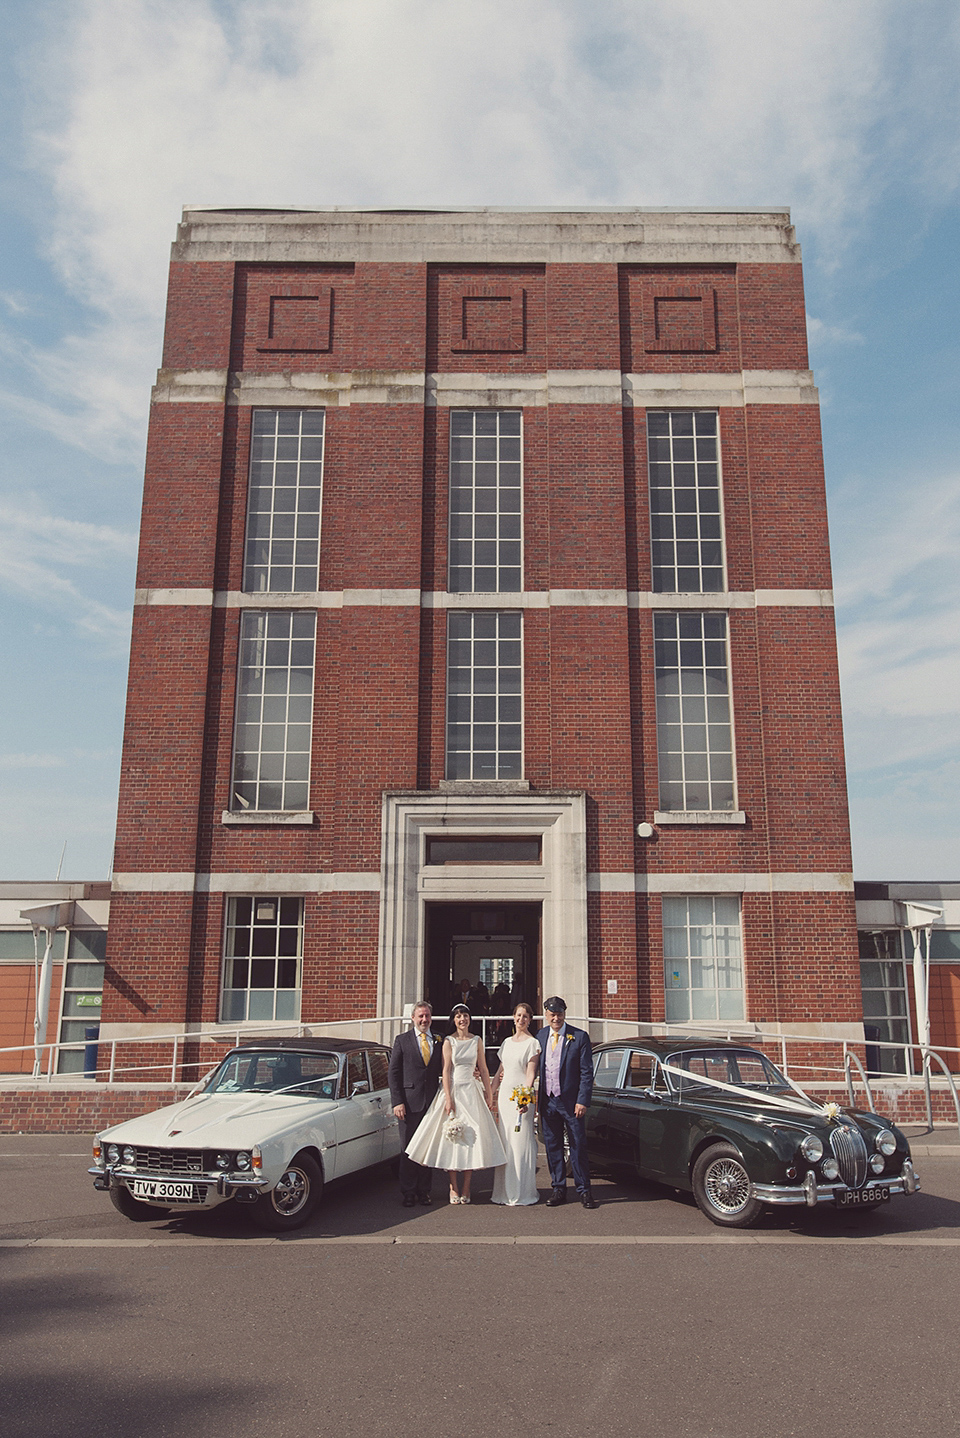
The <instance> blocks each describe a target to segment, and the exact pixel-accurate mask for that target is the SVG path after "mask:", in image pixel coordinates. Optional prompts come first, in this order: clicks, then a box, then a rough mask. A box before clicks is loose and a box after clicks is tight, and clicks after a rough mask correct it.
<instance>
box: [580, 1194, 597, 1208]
mask: <svg viewBox="0 0 960 1438" xmlns="http://www.w3.org/2000/svg"><path fill="white" fill-rule="evenodd" d="M580 1202H581V1203H582V1204H583V1206H584V1208H599V1207H600V1205H599V1203H598V1202H597V1200H596V1199H595V1198H594V1196H593V1194H592V1193H581V1195H580Z"/></svg>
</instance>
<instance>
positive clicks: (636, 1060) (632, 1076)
mask: <svg viewBox="0 0 960 1438" xmlns="http://www.w3.org/2000/svg"><path fill="white" fill-rule="evenodd" d="M652 1082H653V1055H652V1054H645V1053H641V1052H639V1051H638V1050H637V1049H634V1050H633V1051H632V1052H631V1054H630V1062H629V1064H628V1065H627V1073H626V1078H625V1079H624V1088H650V1086H651V1084H652Z"/></svg>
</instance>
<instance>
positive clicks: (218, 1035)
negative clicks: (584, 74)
mask: <svg viewBox="0 0 960 1438" xmlns="http://www.w3.org/2000/svg"><path fill="white" fill-rule="evenodd" d="M448 1019H449V1015H446V1014H435V1015H434V1020H435V1022H438V1023H444V1022H447V1021H448ZM511 1019H512V1014H476V1015H474V1017H473V1022H474V1026H475V1027H479V1029H480V1034H481V1037H482V1039H483V1042H484V1046H485V1047H486V1046H487V1044H488V1042H492V1039H493V1038H495V1035H493V1036H491V1034H490V1028H491V1026H494V1025H496V1026H499V1025H502V1024H505V1023H509V1022H510V1020H511ZM570 1019H571V1022H573V1023H576V1024H581V1025H583V1026H585V1027H589V1028H590V1029H591V1030H592V1032H593V1033H594V1036H595V1037H597V1038H600V1039H602V1040H605V1039H607V1038H609V1037H611V1036H612V1037H615V1038H624V1039H630V1038H633V1037H641V1033H640V1029H641V1024H640V1023H639V1022H638V1021H636V1020H629V1019H610V1018H605V1017H604V1018H599V1017H593V1016H590V1015H570ZM408 1022H409V1020H408V1019H407V1018H405V1017H404V1016H403V1015H401V1014H391V1015H382V1014H381V1015H373V1016H370V1017H365V1018H351V1019H330V1020H326V1021H324V1022H321V1023H311V1024H304V1023H302V1022H297V1021H290V1022H289V1023H282V1024H278V1025H276V1027H275V1028H271V1029H270V1033H271V1034H274V1035H276V1036H277V1037H281V1036H285V1035H286V1036H289V1035H291V1034H292V1035H298V1036H301V1037H303V1036H306V1035H307V1034H313V1035H315V1036H317V1037H332V1036H334V1035H335V1034H336V1035H339V1034H342V1033H343V1032H344V1030H347V1031H350V1030H353V1031H358V1033H359V1036H361V1037H362V1036H364V1034H365V1032H366V1033H370V1030H371V1029H372V1030H373V1031H374V1032H375V1033H376V1036H377V1038H378V1039H380V1040H382V1041H384V1042H390V1040H391V1039H392V1038H393V1037H394V1036H395V1034H396V1033H397V1032H399V1031H400V1029H401V1028H402V1027H403V1026H404V1025H405V1024H406V1023H408ZM642 1027H643V1028H644V1029H649V1028H650V1027H651V1025H649V1024H643V1025H642ZM656 1028H657V1029H659V1030H660V1032H661V1033H662V1034H663V1035H664V1036H666V1037H669V1036H670V1034H671V1032H675V1033H676V1034H677V1035H678V1036H679V1035H680V1034H684V1035H685V1036H689V1034H690V1026H689V1025H683V1024H676V1025H668V1024H663V1025H660V1024H658V1025H656ZM324 1031H331V1032H330V1033H325V1032H324ZM598 1031H599V1032H598ZM611 1031H613V1032H612V1033H611ZM695 1032H696V1033H697V1035H698V1036H701V1037H703V1039H704V1040H705V1041H706V1042H709V1039H710V1038H711V1037H718V1036H719V1035H721V1034H723V1035H724V1036H725V1037H726V1038H727V1039H728V1040H731V1041H736V1040H739V1041H741V1042H744V1043H750V1042H753V1043H767V1044H771V1045H777V1046H778V1047H779V1050H780V1058H781V1065H782V1068H783V1071H784V1073H788V1072H789V1067H788V1065H789V1053H788V1048H789V1046H790V1045H791V1044H797V1043H803V1044H816V1045H817V1046H818V1047H821V1048H824V1047H826V1048H829V1047H830V1046H833V1045H840V1046H841V1048H842V1056H843V1066H842V1068H833V1066H832V1065H831V1064H829V1063H828V1062H826V1061H822V1062H820V1063H819V1064H816V1065H813V1064H807V1063H803V1062H799V1063H798V1062H794V1063H793V1065H792V1067H793V1070H794V1073H796V1072H798V1071H801V1072H807V1073H809V1074H811V1075H825V1074H836V1075H838V1076H842V1080H841V1081H845V1082H846V1086H847V1091H848V1093H849V1094H850V1098H851V1102H853V1101H854V1096H853V1089H852V1075H851V1070H852V1067H853V1065H854V1064H856V1067H857V1070H858V1073H859V1076H860V1079H861V1081H862V1083H863V1086H864V1089H865V1090H866V1093H867V1099H868V1103H869V1104H870V1108H871V1110H873V1111H875V1110H874V1101H873V1094H872V1091H871V1088H870V1082H869V1079H868V1077H867V1074H866V1072H865V1069H864V1066H863V1064H862V1063H861V1062H860V1059H859V1057H858V1056H857V1055H856V1054H855V1053H853V1052H852V1051H851V1049H850V1042H851V1041H850V1040H840V1039H830V1038H825V1037H824V1036H823V1035H821V1034H783V1033H769V1032H767V1031H765V1030H763V1029H761V1028H754V1029H753V1032H752V1033H747V1032H744V1029H743V1028H742V1027H739V1026H738V1027H737V1028H734V1027H733V1026H730V1027H728V1026H727V1025H717V1026H716V1028H715V1029H714V1031H713V1033H712V1034H711V1033H710V1032H709V1031H707V1030H701V1029H697V1030H695ZM261 1033H262V1030H261ZM246 1036H250V1030H249V1028H248V1027H246V1026H244V1027H243V1028H240V1027H238V1028H231V1027H230V1026H228V1025H222V1026H219V1027H217V1028H215V1029H200V1030H198V1031H197V1032H195V1033H184V1032H183V1031H182V1029H178V1030H176V1031H174V1032H170V1033H158V1034H149V1035H148V1034H138V1035H131V1036H130V1037H128V1038H116V1039H105V1040H103V1042H102V1044H101V1045H100V1046H101V1047H105V1046H106V1045H107V1044H109V1047H110V1055H109V1063H108V1065H107V1067H106V1076H107V1081H108V1082H109V1083H113V1082H116V1081H117V1075H118V1070H119V1073H122V1074H123V1075H124V1077H125V1079H127V1081H130V1078H131V1077H132V1076H133V1075H138V1076H139V1075H143V1080H142V1081H145V1082H149V1081H151V1080H148V1079H147V1078H146V1075H147V1074H156V1073H158V1072H163V1073H165V1074H168V1075H169V1080H168V1081H169V1082H170V1083H171V1084H176V1083H177V1071H178V1070H179V1071H180V1072H181V1073H184V1072H185V1071H187V1070H189V1069H191V1068H192V1069H202V1068H205V1067H207V1065H208V1064H209V1059H204V1060H200V1061H196V1062H195V1061H192V1060H191V1061H189V1062H187V1063H184V1062H183V1061H182V1058H181V1055H182V1051H183V1047H184V1046H185V1045H187V1044H192V1043H199V1042H211V1041H212V1042H215V1043H218V1044H231V1043H240V1041H241V1040H242V1039H243V1038H244V1037H246ZM371 1036H372V1035H371ZM125 1044H140V1045H151V1046H152V1045H156V1044H167V1045H170V1046H171V1049H172V1057H171V1059H165V1060H164V1061H163V1063H156V1064H137V1065H130V1066H127V1065H122V1064H121V1065H118V1062H117V1060H118V1056H119V1055H118V1049H120V1048H122V1046H123V1045H125ZM863 1046H864V1047H866V1046H867V1045H866V1041H864V1045H863ZM85 1047H86V1043H85V1042H83V1041H80V1040H73V1041H72V1042H69V1043H59V1042H58V1043H52V1042H51V1043H48V1044H45V1045H44V1048H45V1049H46V1050H47V1062H46V1073H45V1074H44V1076H43V1080H42V1081H43V1082H46V1083H51V1082H52V1081H53V1080H54V1078H56V1079H57V1080H58V1081H65V1082H68V1083H69V1082H71V1081H76V1082H78V1083H88V1082H89V1081H90V1079H89V1078H88V1077H87V1075H85V1074H82V1073H72V1074H55V1073H54V1069H55V1067H56V1063H57V1058H58V1055H59V1054H60V1053H61V1052H74V1053H75V1052H79V1051H82V1050H83V1049H84V1048H85ZM869 1047H870V1048H873V1049H885V1050H887V1049H889V1050H893V1051H899V1052H901V1053H903V1054H904V1055H905V1057H906V1056H907V1055H908V1054H909V1053H910V1052H911V1051H913V1050H917V1049H920V1052H921V1053H923V1054H924V1061H923V1072H922V1076H923V1078H924V1083H925V1089H926V1094H927V1114H928V1123H930V1122H932V1118H931V1104H930V1087H929V1086H930V1064H931V1062H932V1061H935V1062H936V1063H937V1064H938V1065H939V1067H940V1069H941V1070H942V1072H943V1074H944V1075H945V1077H946V1079H947V1082H948V1084H949V1087H950V1092H951V1096H952V1098H953V1102H954V1108H955V1110H956V1114H957V1126H958V1130H960V1094H958V1091H957V1085H956V1083H955V1081H954V1078H953V1075H952V1074H951V1071H950V1069H949V1067H948V1066H947V1064H946V1062H945V1061H944V1058H943V1056H942V1055H943V1054H960V1048H953V1047H948V1046H944V1047H943V1048H942V1049H941V1050H940V1051H938V1050H934V1049H926V1050H925V1049H922V1048H921V1046H920V1045H918V1044H917V1043H916V1042H914V1043H902V1044H896V1043H891V1042H888V1041H885V1040H870V1044H869ZM33 1052H34V1046H33V1045H32V1044H19V1045H12V1046H10V1047H7V1048H0V1059H2V1056H3V1055H4V1054H33ZM98 1072H99V1074H100V1075H101V1076H102V1075H103V1073H104V1069H102V1068H100V1069H99V1070H98ZM13 1076H14V1075H7V1077H13ZM23 1077H24V1078H27V1077H29V1075H28V1074H26V1073H25V1074H24V1075H23ZM898 1077H899V1076H898ZM904 1077H905V1076H904ZM821 1081H822V1080H821ZM807 1082H811V1079H809V1078H808V1079H807Z"/></svg>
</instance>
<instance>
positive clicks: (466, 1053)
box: [407, 1034, 539, 1172]
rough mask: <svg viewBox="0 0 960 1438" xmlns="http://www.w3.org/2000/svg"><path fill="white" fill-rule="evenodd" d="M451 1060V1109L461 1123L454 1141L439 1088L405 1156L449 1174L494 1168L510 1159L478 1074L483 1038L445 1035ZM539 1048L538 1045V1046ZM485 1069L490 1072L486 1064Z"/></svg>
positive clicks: (474, 1035)
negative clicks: (507, 1158)
mask: <svg viewBox="0 0 960 1438" xmlns="http://www.w3.org/2000/svg"><path fill="white" fill-rule="evenodd" d="M444 1044H445V1045H446V1044H449V1045H450V1048H451V1051H452V1053H451V1057H452V1059H453V1073H452V1093H451V1097H452V1100H453V1108H454V1111H455V1113H456V1115H457V1117H458V1118H459V1119H461V1120H462V1121H463V1122H462V1127H461V1129H460V1133H459V1134H458V1136H457V1138H456V1139H449V1138H447V1137H446V1135H445V1133H444V1129H445V1127H446V1122H447V1112H446V1107H447V1098H446V1094H445V1093H444V1090H443V1089H442V1088H441V1089H440V1092H439V1093H438V1094H437V1096H436V1098H435V1099H434V1101H433V1103H432V1104H431V1105H430V1107H429V1108H428V1109H427V1112H426V1113H425V1115H424V1117H423V1121H422V1122H421V1124H420V1127H419V1128H418V1129H417V1131H416V1133H415V1134H414V1135H413V1138H412V1139H411V1140H410V1142H409V1143H408V1145H407V1154H408V1156H409V1157H410V1158H412V1159H413V1161H414V1163H420V1164H422V1165H423V1166H424V1168H445V1169H446V1170H447V1171H448V1172H450V1171H455V1172H456V1171H459V1172H463V1171H464V1170H472V1169H475V1168H495V1167H497V1166H498V1165H499V1164H502V1163H504V1162H505V1161H506V1157H507V1156H506V1154H505V1152H504V1149H503V1144H502V1142H501V1140H500V1133H499V1131H498V1129H497V1125H496V1123H495V1121H494V1118H493V1115H492V1114H491V1112H490V1110H489V1109H488V1107H487V1103H486V1098H485V1096H484V1091H483V1087H482V1085H481V1084H480V1083H479V1082H478V1081H477V1080H476V1079H475V1078H474V1076H473V1075H474V1070H475V1069H476V1068H477V1066H478V1052H477V1051H478V1048H479V1045H480V1039H479V1038H478V1036H477V1035H476V1034H468V1035H467V1037H465V1038H460V1037H458V1036H457V1035H456V1034H451V1036H450V1037H449V1038H448V1039H444ZM538 1047H539V1046H538ZM483 1072H486V1065H485V1064H484V1067H483Z"/></svg>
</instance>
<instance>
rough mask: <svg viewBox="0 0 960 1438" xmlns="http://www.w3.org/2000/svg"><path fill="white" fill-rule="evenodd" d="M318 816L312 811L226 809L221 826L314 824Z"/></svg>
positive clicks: (221, 816)
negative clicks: (235, 810)
mask: <svg viewBox="0 0 960 1438" xmlns="http://www.w3.org/2000/svg"><path fill="white" fill-rule="evenodd" d="M316 818H317V816H316V814H315V813H314V812H313V810H312V809H245V810H243V811H242V812H240V811H237V812H234V810H232V809H224V811H223V813H222V814H221V815H220V822H221V824H229V825H233V824H235V825H246V826H249V825H251V824H301V825H303V824H313V823H315V822H316Z"/></svg>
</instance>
